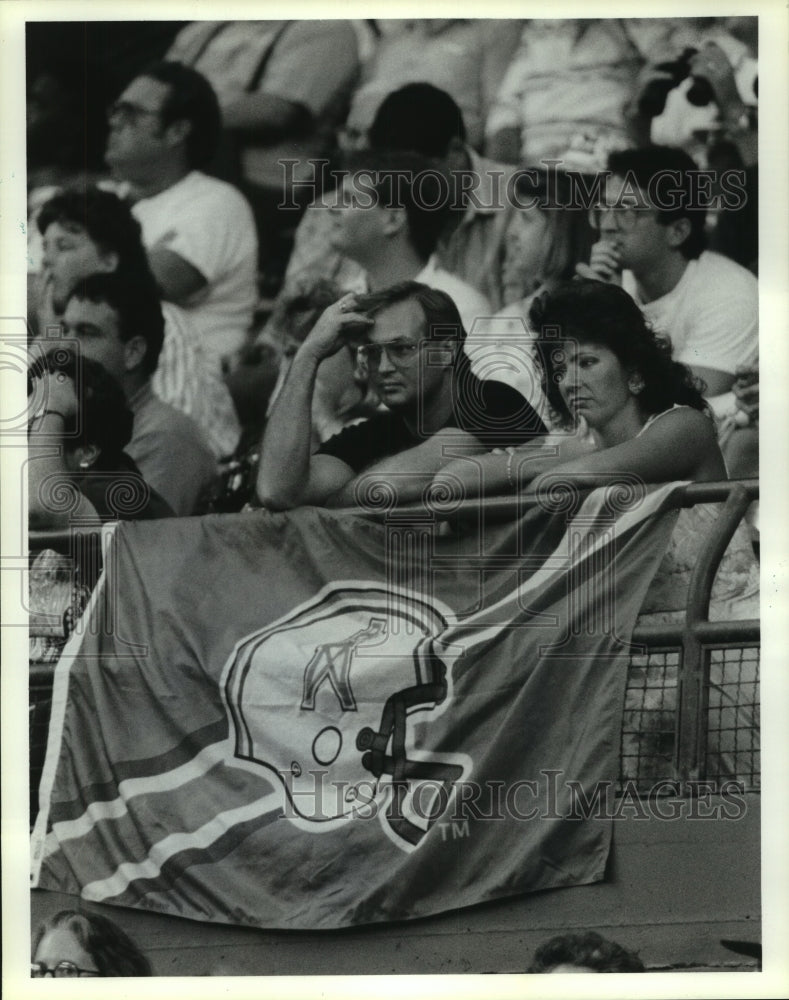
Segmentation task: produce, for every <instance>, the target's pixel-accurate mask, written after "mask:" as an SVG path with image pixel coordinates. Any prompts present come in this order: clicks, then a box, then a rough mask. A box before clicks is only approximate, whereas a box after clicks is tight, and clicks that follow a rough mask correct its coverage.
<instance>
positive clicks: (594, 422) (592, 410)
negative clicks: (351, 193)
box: [434, 279, 759, 780]
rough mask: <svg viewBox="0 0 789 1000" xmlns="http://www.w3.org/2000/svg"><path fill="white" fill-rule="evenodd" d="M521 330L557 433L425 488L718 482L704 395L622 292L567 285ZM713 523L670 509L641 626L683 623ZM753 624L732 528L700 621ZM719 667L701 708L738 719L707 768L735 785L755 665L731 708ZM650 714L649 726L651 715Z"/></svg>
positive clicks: (490, 491) (718, 738)
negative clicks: (528, 337) (526, 333)
mask: <svg viewBox="0 0 789 1000" xmlns="http://www.w3.org/2000/svg"><path fill="white" fill-rule="evenodd" d="M530 321H531V325H532V328H533V329H534V330H537V331H539V341H538V349H539V356H540V360H541V365H542V371H543V389H544V391H545V393H546V395H547V397H548V399H549V401H550V403H551V405H552V407H553V409H554V410H555V412H556V415H557V421H556V424H557V426H558V427H559V429H558V430H557V431H556V432H555V433H553V434H552V435H549V436H548V437H546V438H544V439H543V441H542V442H541V443H540V444H539V445H538V446H535V444H529V445H526V446H521V447H519V448H517V449H511V448H510V449H507V450H506V451H503V452H502V451H499V452H492V453H490V454H488V455H481V456H474V461H473V462H472V461H469V459H468V458H466V459H459V460H457V459H456V460H455V461H453V462H450V463H448V464H447V465H445V466H444V468H443V469H442V470H441V472H440V473H439V474H438V475H437V476H436V477H435V479H434V487H436V488H438V489H440V490H441V491H442V492H443V494H445V495H446V494H447V493H450V494H451V493H452V492H453V491H454V494H455V495H457V492H458V490H459V486H458V481H459V482H460V484H461V487H460V488H462V490H463V491H465V492H464V495H465V496H479V495H480V493H485V494H487V495H501V494H505V495H506V494H510V495H511V494H513V493H517V494H520V495H524V494H533V493H534V491H535V489H536V488H537V489H538V488H539V485H540V477H541V476H542V475H543V474H551V481H552V484H557V482H562V483H567V484H568V485H570V486H576V487H578V488H584V487H591V486H595V485H605V484H610V483H611V481H612V478H613V479H615V478H616V476H618V475H619V476H627V477H628V478H632V477H633V476H637V477H638V478H640V479H641V480H642V481H643V482H645V483H661V482H672V481H675V480H690V481H692V482H716V481H720V480H724V479H726V478H727V476H726V469H725V466H724V463H723V457H722V455H721V452H720V449H719V447H718V443H717V439H716V433H715V426H714V424H713V421H712V417H711V415H710V414H709V411H708V409H707V406H706V403H705V401H704V399H703V397H702V395H701V392H702V390H703V386H702V385H701V383H699V382H698V381H696V380H695V379H694V377H693V376H692V375H691V373H690V371H689V369H687V368H686V367H685V366H684V365H681V364H679V363H678V362H676V361H673V360H672V357H671V346H670V343H669V342H668V340H666V339H665V338H662V337H659V336H657V335H656V334H654V333H653V332H652V330H651V329H650V328H649V326H648V324H647V323H646V321H645V319H644V317H643V315H642V313H641V310H640V309H639V308H638V306H637V305H636V303H635V302H634V301H633V299H631V298H630V296H629V295H628V294H627V292H625V291H623V290H622V289H621V288H619V287H618V286H616V285H611V284H607V283H604V282H600V281H592V280H588V279H576V280H574V281H571V282H568V283H566V284H563V285H560V286H558V287H557V288H556V289H554V290H553V291H552V292H550V293H548V294H547V295H545V296H543V297H541V298H539V299H538V300H537V301H536V302H535V304H534V306H533V307H532V311H531V314H530ZM716 517H717V506H716V505H715V504H697V505H696V506H695V507H693V508H690V509H683V510H681V511H680V512H679V514H678V517H677V522H676V525H675V528H674V532H673V534H672V537H671V540H670V542H669V546H668V548H667V550H666V553H665V555H664V557H663V560H662V562H661V564H660V566H659V567H658V570H657V572H656V573H655V576H654V579H653V581H652V583H651V585H650V587H649V590H648V592H647V594H646V597H645V599H644V603H643V605H642V607H641V612H640V615H639V621H640V622H642V623H649V624H652V623H657V622H674V621H681V620H683V618H684V616H685V606H686V602H687V593H688V586H689V582H690V578H691V574H692V571H693V568H694V566H695V564H696V563H697V562H698V559H699V556H700V553H701V549H702V546H703V544H704V540H705V537H706V536H707V535H708V533H709V531H710V529H711V527H712V524H713V522H714V521H715V519H716ZM758 615H759V572H758V565H757V563H756V560H755V558H754V553H753V549H752V548H751V545H750V540H749V538H748V536H747V532H746V531H745V529H744V526H743V525H742V524H741V525H740V526H739V528H738V529H737V531H736V532H735V534H734V536H733V538H732V540H731V542H730V543H729V546H728V547H727V549H726V552H725V553H724V556H723V558H722V559H721V562H720V564H719V567H718V571H717V575H716V578H715V581H714V583H713V586H712V591H711V596H710V605H709V616H710V619H711V620H729V619H732V618H733V619H743V618H744V619H749V618H756V617H758ZM642 669H643V670H644V671H646V670H647V669H648V668H647V667H644V668H642ZM725 669H726V664H725V662H724V661H723V659H722V656H721V653H720V651H713V656H712V662H711V666H710V688H709V699H710V701H709V704H710V710H711V711H712V710H713V709H714V710H715V711H717V712H718V713H719V714H720V713H722V712H723V711H724V710H727V711H729V716H730V718H735V715H734V714H732V713H736V719H737V724H736V728H735V727H732V728H724V727H723V726H720V727H719V728H720V732H717V731H716V732H711V733H710V735H709V740H708V746H707V760H708V766H709V767H710V768H711V769H712V770H711V773H714V774H719V775H721V776H725V777H737V778H739V777H740V776H741V775H744V774H746V773H750V772H748V771H747V768H749V767H750V768H751V770H752V764H749V761H751V760H752V757H753V754H754V753H757V752H758V743H757V736H756V735H755V734H757V732H758V719H757V717H756V709H755V708H754V705H755V704H756V702H757V701H758V694H757V693H756V692H757V687H758V676H757V674H756V669H757V668H756V662H755V661H751V662H750V663H749V665H748V666H747V668H744V669H743V670H742V672H741V675H740V679H739V685H740V688H741V690H742V692H743V695H742V698H741V699H740V701H738V700H737V695H735V696H734V697H733V696H732V693H731V691H732V685H731V684H727V683H724V681H725V680H726V674H725ZM664 683H665V689H662V690H660V691H659V692H658V696H659V698H660V709H661V711H662V712H663V713H665V716H667V717H668V718H669V719H670V718H671V712H672V705H673V704H674V699H675V697H676V687H675V685H676V677H675V676H674V677H672V676H669V675H668V674H667V676H666V679H665V682H664ZM651 697H652V694H651V693H649V686H648V684H647V683H646V680H644V683H643V685H642V686H640V687H638V688H637V689H636V688H632V689H629V690H628V703H627V706H626V711H628V712H629V711H631V710H632V711H633V712H634V713H635V716H634V717H635V718H637V719H640V718H642V715H641V713H642V712H643V711H644V709H645V708H650V709H651V708H653V707H654V706H652V704H651V703H650V702H649V700H648V699H649V698H651ZM645 699H647V700H646V701H645ZM745 701H747V702H748V704H747V705H746V704H744V702H745ZM741 702H743V703H741ZM651 717H652V718H654V719H655V720H657V719H658V713H657V711H652V712H651ZM656 724H657V721H656ZM745 733H748V734H751V735H752V744H749V746H748V753H745V752H742V753H740V752H738V748H737V738H738V735H739V734H745ZM638 739H644V740H646V741H650V740H652V741H653V742H654V743H655V744H657V742H658V740H659V734H651V733H645V734H644V735H643V736H640V737H638ZM743 739H744V737H743ZM649 745H650V747H651V744H649ZM658 755H659V751H657V750H654V749H647V748H646V747H645V746H641V747H640V749H639V747H636V748H632V747H630V746H628V748H627V753H626V754H625V755H624V757H623V760H626V761H627V760H630V761H636V760H643V759H647V758H649V759H657V758H658ZM665 776H667V775H666V774H664V773H663V772H660V773H658V774H655V775H654V777H655V778H657V777H665ZM746 780H747V779H746Z"/></svg>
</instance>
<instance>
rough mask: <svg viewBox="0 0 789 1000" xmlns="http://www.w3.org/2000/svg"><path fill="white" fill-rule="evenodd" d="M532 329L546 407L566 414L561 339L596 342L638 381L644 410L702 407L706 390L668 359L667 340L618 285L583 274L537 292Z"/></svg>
mask: <svg viewBox="0 0 789 1000" xmlns="http://www.w3.org/2000/svg"><path fill="white" fill-rule="evenodd" d="M529 322H530V324H531V327H532V329H533V330H535V331H537V333H538V341H537V351H538V354H539V358H540V362H541V364H542V368H543V388H544V389H545V394H546V395H547V397H548V400H549V401H550V403H551V405H553V406H554V407H556V409H557V410H558V411H559V412H560V413H561V414H562V415H564V416H566V417H568V418H569V412H568V410H567V407H566V405H565V403H564V400H563V399H562V396H561V393H560V392H559V383H560V381H561V365H562V356H563V351H562V350H561V348H562V346H563V344H564V343H566V342H567V341H568V340H575V341H578V342H580V343H583V344H600V345H601V346H603V347H607V348H608V349H609V350H610V351H613V353H614V354H615V355H616V356H617V358H618V359H619V362H620V364H621V365H622V366H623V368H625V369H626V370H627V371H628V372H633V373H638V374H639V375H640V376H641V378H642V379H643V382H644V388H643V389H642V391H641V394H640V395H639V397H638V399H639V403H640V404H641V406H642V407H643V409H644V411H645V412H646V413H650V414H652V413H661V412H662V411H663V410H667V409H669V408H670V407H671V406H673V405H674V404H675V403H678V404H681V405H685V406H692V407H693V408H694V409H696V410H702V411H706V410H707V404H706V402H705V401H704V398H703V396H702V393H703V392H704V389H705V388H706V387H705V385H704V383H703V382H701V380H699V379H697V378H695V376H694V375H693V374H692V373H691V371H690V369H689V368H687V367H686V366H685V365H683V364H680V363H679V362H678V361H674V360H673V359H672V357H671V341H670V339H669V338H668V337H664V336H661V335H659V334H656V333H655V332H654V331H653V330H652V329H651V328H650V326H649V324H648V323H647V321H646V319H645V318H644V314H643V313H642V312H641V310H640V309H639V307H638V306H637V305H636V303H635V302H634V300H633V299H632V298H631V297H630V296H629V295H628V294H627V292H626V291H624V289H622V288H620V287H619V286H618V285H611V284H608V283H607V282H603V281H592V280H590V279H588V278H576V279H575V280H574V281H568V282H564V283H562V284H560V285H558V286H556V288H554V289H553V290H552V291H550V292H546V293H545V294H544V295H540V296H539V297H538V298H537V299H536V300H535V302H534V304H533V306H532V308H531V311H530V313H529Z"/></svg>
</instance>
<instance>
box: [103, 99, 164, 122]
mask: <svg viewBox="0 0 789 1000" xmlns="http://www.w3.org/2000/svg"><path fill="white" fill-rule="evenodd" d="M160 114H161V110H160V109H153V108H143V107H141V106H140V105H139V104H132V103H131V102H130V101H116V102H115V104H113V105H112V107H111V108H110V109H109V110H108V111H107V121H108V122H110V123H112V121H113V119H115V120H117V121H118V123H119V124H121V125H136V124H137V122H138V121H139V120H140V118H145V117H149V118H158V117H159V115H160Z"/></svg>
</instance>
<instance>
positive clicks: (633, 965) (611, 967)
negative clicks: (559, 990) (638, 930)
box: [526, 931, 645, 974]
mask: <svg viewBox="0 0 789 1000" xmlns="http://www.w3.org/2000/svg"><path fill="white" fill-rule="evenodd" d="M526 971H527V972H531V973H560V974H561V973H565V974H566V973H583V972H644V971H645V969H644V963H643V962H642V961H641V959H640V958H639V957H638V955H637V954H636V953H635V952H633V951H628V950H627V949H626V948H623V947H622V945H621V944H617V943H616V941H609V940H607V939H606V938H604V937H601V936H600V935H599V934H597V933H595V932H594V931H581V932H579V933H577V934H561V935H558V936H557V937H553V938H551V939H550V940H549V941H545V942H544V943H543V944H541V945H540V946H539V948H537V950H536V951H535V953H534V958H533V959H532V963H531V965H530V966H529V968H528V969H527V970H526Z"/></svg>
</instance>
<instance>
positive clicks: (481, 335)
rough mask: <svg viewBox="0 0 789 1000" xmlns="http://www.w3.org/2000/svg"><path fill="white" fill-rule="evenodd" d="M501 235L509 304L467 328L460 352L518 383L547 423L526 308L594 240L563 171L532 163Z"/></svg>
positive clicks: (478, 368)
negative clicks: (513, 209) (463, 347)
mask: <svg viewBox="0 0 789 1000" xmlns="http://www.w3.org/2000/svg"><path fill="white" fill-rule="evenodd" d="M514 203H515V204H516V205H520V206H527V207H522V208H516V210H515V211H513V212H512V213H511V214H510V218H509V223H508V225H507V229H506V233H505V239H504V259H503V264H502V268H501V283H502V288H503V294H504V301H505V302H506V303H507V304H506V305H505V306H504V307H503V308H501V309H500V310H499V311H498V312H497V313H496V315H495V316H492V317H491V318H489V319H488V318H486V319H482V320H478V321H477V323H476V324H475V325H474V326H473V328H472V329H471V330H470V331H469V338H468V342H467V347H466V352H467V353H468V354H469V356H470V357H471V359H472V368H473V370H474V372H475V373H476V374H477V375H479V376H480V378H484V377H494V378H497V379H499V380H500V381H501V382H506V383H507V385H511V386H512V387H513V388H515V389H517V390H518V391H519V392H520V393H521V394H522V395H523V396H524V397H525V398H526V399H528V400H529V402H530V403H531V405H532V406H533V407H534V408H535V409H536V410H537V412H538V413H540V415H541V416H542V417H543V419H544V420H546V422H549V423H550V415H549V408H548V404H547V400H546V398H545V394H544V392H543V390H542V386H541V385H540V375H539V367H538V365H537V364H536V359H535V343H534V342H535V338H536V334H535V333H534V332H533V331H531V330H530V327H529V322H528V318H529V310H530V309H531V306H532V303H533V301H534V299H535V297H536V296H537V295H539V294H540V293H541V292H544V291H548V290H550V289H552V288H553V287H554V286H555V285H556V284H557V283H558V282H561V281H565V280H567V279H569V278H571V277H572V276H573V274H574V273H575V266H576V264H577V263H579V261H581V260H585V259H586V258H587V257H588V254H589V248H590V247H591V244H592V229H591V227H590V226H589V223H588V219H587V212H586V211H585V210H584V209H583V208H582V207H579V206H577V205H574V204H573V192H572V189H571V187H570V184H569V181H568V178H567V175H566V174H565V173H564V172H562V171H560V170H556V169H551V170H546V169H544V168H536V167H535V168H531V169H529V170H528V171H524V172H523V173H521V174H520V175H519V177H518V178H517V183H516V185H515V197H514Z"/></svg>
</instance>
